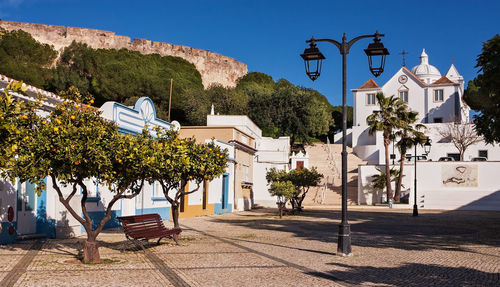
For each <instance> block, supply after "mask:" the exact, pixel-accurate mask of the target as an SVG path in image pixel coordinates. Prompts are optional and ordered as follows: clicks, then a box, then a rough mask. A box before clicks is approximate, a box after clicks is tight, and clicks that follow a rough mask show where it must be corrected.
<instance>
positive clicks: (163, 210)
mask: <svg viewBox="0 0 500 287" xmlns="http://www.w3.org/2000/svg"><path fill="white" fill-rule="evenodd" d="M151 213H158V214H159V215H160V216H161V219H163V220H169V219H170V206H166V207H152V208H144V210H142V209H136V210H135V214H137V215H140V214H151Z"/></svg>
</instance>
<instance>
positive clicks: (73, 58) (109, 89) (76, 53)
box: [51, 42, 203, 122]
mask: <svg viewBox="0 0 500 287" xmlns="http://www.w3.org/2000/svg"><path fill="white" fill-rule="evenodd" d="M170 79H173V81H174V85H173V91H172V118H174V119H178V120H180V121H181V122H185V119H184V117H183V105H184V103H185V92H186V91H187V90H188V89H198V90H202V89H203V85H202V83H201V75H200V73H199V72H198V70H196V68H195V67H194V65H193V64H190V63H189V62H187V61H186V60H184V59H181V58H179V57H171V56H164V57H162V56H160V55H158V54H149V55H143V54H141V53H139V52H136V51H129V50H126V49H120V50H113V49H97V50H94V49H92V48H90V47H88V46H87V45H86V44H81V43H76V42H73V43H72V44H71V45H70V46H68V47H67V48H65V49H64V51H63V53H62V54H61V58H60V60H59V62H58V63H57V68H56V70H55V71H54V78H53V79H52V81H51V88H52V90H56V91H60V90H65V89H67V88H68V87H69V86H71V85H74V86H76V87H77V88H78V89H79V90H80V91H82V93H91V94H93V95H95V97H96V103H97V104H98V105H101V104H103V103H104V102H106V101H117V102H121V103H123V102H125V101H126V100H127V99H130V98H140V97H143V96H147V97H149V98H151V99H152V100H153V102H154V103H155V105H156V107H157V113H158V116H159V117H161V118H164V119H166V118H167V113H168V103H169V92H170Z"/></svg>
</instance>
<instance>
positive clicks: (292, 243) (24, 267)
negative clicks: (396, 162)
mask: <svg viewBox="0 0 500 287" xmlns="http://www.w3.org/2000/svg"><path fill="white" fill-rule="evenodd" d="M275 212H276V210H272V209H269V210H268V209H259V210H255V211H246V212H239V213H233V214H224V215H214V216H205V217H197V218H186V219H181V225H182V227H183V228H184V231H183V233H182V237H183V238H182V240H181V241H180V243H181V244H180V245H175V244H173V242H172V241H171V240H164V241H162V244H161V245H158V246H157V245H156V244H154V243H151V244H150V245H148V248H147V251H146V252H143V251H142V250H139V249H137V247H135V246H134V245H133V244H130V243H128V242H126V241H125V236H124V235H123V233H122V232H121V230H119V229H114V230H107V231H105V232H103V233H102V234H101V235H100V236H99V240H100V242H99V244H100V253H101V258H103V259H105V262H104V263H102V264H82V263H80V262H79V261H78V260H77V257H78V255H79V250H80V249H81V247H82V243H83V240H84V237H80V238H73V239H65V240H46V241H24V242H20V243H16V244H13V245H7V246H2V247H0V286H500V275H499V273H500V232H499V231H500V212H472V211H421V213H420V216H418V217H412V216H411V211H401V210H392V209H387V208H361V207H352V208H350V210H349V222H350V224H351V229H352V249H353V256H350V257H340V256H336V255H335V252H336V249H337V243H336V242H337V230H338V224H339V218H340V211H339V210H338V208H321V209H306V210H305V211H304V212H303V213H302V215H290V216H285V217H283V219H281V220H280V219H279V218H278V217H277V216H276V215H275ZM167 225H171V223H169V222H167ZM124 243H125V244H126V252H125V253H121V252H120V251H121V249H122V245H123V244H124Z"/></svg>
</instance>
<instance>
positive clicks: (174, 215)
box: [171, 204, 180, 240]
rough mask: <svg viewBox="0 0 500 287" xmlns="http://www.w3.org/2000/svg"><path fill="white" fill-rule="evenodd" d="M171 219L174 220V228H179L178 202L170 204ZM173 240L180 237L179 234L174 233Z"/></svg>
mask: <svg viewBox="0 0 500 287" xmlns="http://www.w3.org/2000/svg"><path fill="white" fill-rule="evenodd" d="M171 208H172V221H173V222H174V228H179V227H180V226H179V204H172V207H171ZM173 237H174V238H175V240H178V239H179V238H180V236H179V234H174V235H173Z"/></svg>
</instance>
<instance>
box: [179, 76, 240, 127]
mask: <svg viewBox="0 0 500 287" xmlns="http://www.w3.org/2000/svg"><path fill="white" fill-rule="evenodd" d="M212 104H213V105H214V108H215V110H216V111H217V113H220V114H222V115H245V114H247V108H248V95H247V94H245V93H244V92H243V91H241V90H239V89H233V88H224V87H222V86H218V85H213V86H211V87H210V88H208V89H207V90H197V89H191V90H188V91H187V92H186V100H185V104H184V112H185V115H186V120H187V122H189V123H190V124H193V125H206V118H207V115H208V114H209V113H210V108H211V105H212Z"/></svg>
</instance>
